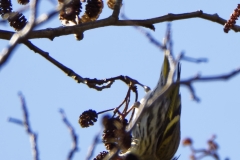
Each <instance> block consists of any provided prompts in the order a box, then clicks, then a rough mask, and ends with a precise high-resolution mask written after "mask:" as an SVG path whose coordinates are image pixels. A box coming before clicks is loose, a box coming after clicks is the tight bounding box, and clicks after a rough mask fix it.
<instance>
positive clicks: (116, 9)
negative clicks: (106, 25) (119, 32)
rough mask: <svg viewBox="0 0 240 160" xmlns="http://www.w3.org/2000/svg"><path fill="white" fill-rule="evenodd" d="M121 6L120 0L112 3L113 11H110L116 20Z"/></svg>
mask: <svg viewBox="0 0 240 160" xmlns="http://www.w3.org/2000/svg"><path fill="white" fill-rule="evenodd" d="M121 6H122V0H116V3H115V5H114V10H113V13H112V17H113V18H114V19H116V20H118V16H119V13H120V9H121Z"/></svg>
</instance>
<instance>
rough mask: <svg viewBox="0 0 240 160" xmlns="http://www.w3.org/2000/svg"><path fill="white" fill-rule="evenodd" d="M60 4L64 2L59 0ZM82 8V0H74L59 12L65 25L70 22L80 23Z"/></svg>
mask: <svg viewBox="0 0 240 160" xmlns="http://www.w3.org/2000/svg"><path fill="white" fill-rule="evenodd" d="M59 4H62V1H60V0H59ZM81 9H82V3H81V1H80V0H72V1H71V2H70V3H69V4H67V5H65V7H64V8H63V9H62V10H61V11H60V12H59V19H60V20H61V21H62V24H63V25H68V24H69V23H70V22H72V23H73V24H75V25H76V24H79V23H78V19H79V18H78V16H79V14H80V12H81Z"/></svg>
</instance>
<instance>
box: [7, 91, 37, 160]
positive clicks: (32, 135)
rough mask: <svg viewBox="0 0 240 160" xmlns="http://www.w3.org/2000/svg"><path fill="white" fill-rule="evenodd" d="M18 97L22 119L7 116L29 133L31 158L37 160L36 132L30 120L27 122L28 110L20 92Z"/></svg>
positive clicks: (10, 120)
mask: <svg viewBox="0 0 240 160" xmlns="http://www.w3.org/2000/svg"><path fill="white" fill-rule="evenodd" d="M19 97H20V100H21V104H22V105H21V107H22V111H23V121H21V120H19V119H16V118H11V117H10V118H9V119H8V121H9V122H12V123H15V124H18V125H21V126H23V127H24V128H25V130H26V132H27V134H28V135H29V138H30V143H31V147H32V154H33V159H34V160H39V151H38V145H37V134H36V133H34V132H33V131H32V129H31V126H30V122H29V119H28V118H29V115H28V111H27V106H26V102H25V99H24V97H23V95H22V94H21V93H19Z"/></svg>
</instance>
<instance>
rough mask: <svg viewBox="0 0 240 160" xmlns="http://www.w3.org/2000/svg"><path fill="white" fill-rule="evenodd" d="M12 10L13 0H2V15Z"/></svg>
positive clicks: (0, 4) (0, 5) (0, 7)
mask: <svg viewBox="0 0 240 160" xmlns="http://www.w3.org/2000/svg"><path fill="white" fill-rule="evenodd" d="M9 12H12V4H11V0H0V15H1V16H3V15H4V14H6V13H9Z"/></svg>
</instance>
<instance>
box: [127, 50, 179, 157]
mask: <svg viewBox="0 0 240 160" xmlns="http://www.w3.org/2000/svg"><path fill="white" fill-rule="evenodd" d="M176 70H177V71H178V72H177V81H179V80H180V65H179V64H178V65H176V64H174V62H173V61H172V57H171V55H170V54H167V53H165V56H164V62H163V65H162V69H161V72H160V78H159V81H158V83H157V86H156V87H155V89H154V90H153V91H151V92H149V93H147V94H146V96H145V97H144V98H143V99H142V100H141V102H140V103H141V104H140V106H139V107H138V108H136V112H135V115H134V119H133V121H132V122H130V124H129V125H128V127H127V131H129V132H130V131H132V135H133V140H132V146H131V148H130V149H129V151H128V153H133V154H135V155H137V156H138V157H139V158H140V159H141V160H170V159H171V158H172V157H173V156H174V154H175V152H176V150H177V148H178V145H179V141H180V114H181V97H180V95H179V85H173V83H174V74H175V71H176Z"/></svg>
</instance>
